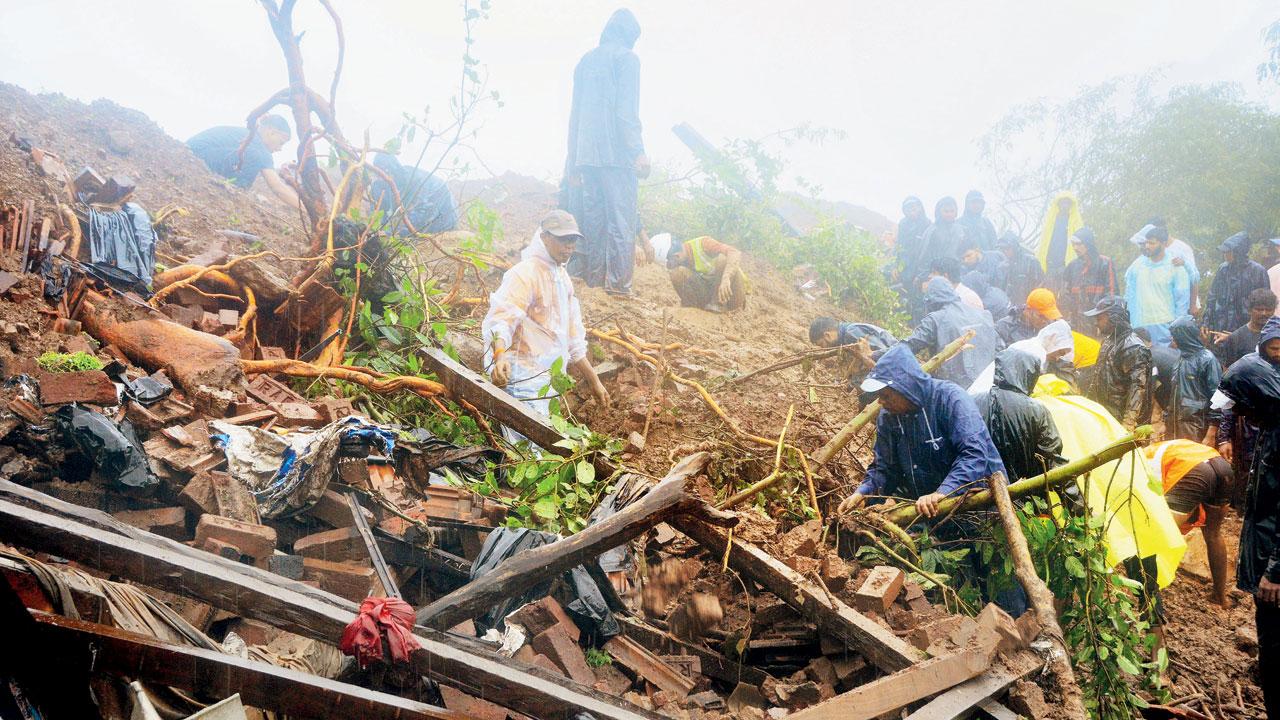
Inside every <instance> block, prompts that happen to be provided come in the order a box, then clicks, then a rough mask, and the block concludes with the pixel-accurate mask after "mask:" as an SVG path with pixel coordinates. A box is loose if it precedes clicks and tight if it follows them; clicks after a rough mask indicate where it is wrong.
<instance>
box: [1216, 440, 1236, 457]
mask: <svg viewBox="0 0 1280 720" xmlns="http://www.w3.org/2000/svg"><path fill="white" fill-rule="evenodd" d="M1218 454H1219V455H1221V456H1222V459H1223V460H1226V461H1227V462H1232V461H1233V460H1234V458H1233V457H1232V456H1233V455H1234V454H1235V449H1234V448H1232V447H1231V441H1230V440H1228V441H1226V442H1224V443H1218Z"/></svg>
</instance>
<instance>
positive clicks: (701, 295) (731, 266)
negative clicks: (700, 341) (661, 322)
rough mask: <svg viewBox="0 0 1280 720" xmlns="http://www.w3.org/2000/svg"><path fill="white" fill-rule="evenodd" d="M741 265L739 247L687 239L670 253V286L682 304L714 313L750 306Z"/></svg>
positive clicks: (745, 278) (711, 241)
mask: <svg viewBox="0 0 1280 720" xmlns="http://www.w3.org/2000/svg"><path fill="white" fill-rule="evenodd" d="M741 262H742V253H741V252H739V251H738V249H737V248H735V247H733V246H732V245H726V244H724V243H722V242H720V241H719V240H716V239H715V238H712V237H706V236H703V237H696V238H693V239H692V240H685V241H684V242H683V243H681V244H680V248H679V250H676V251H675V252H669V253H667V268H668V271H669V275H670V277H671V285H672V287H674V288H675V290H676V295H679V296H680V304H681V305H683V306H685V307H696V308H702V309H704V310H711V311H713V312H721V311H724V310H730V311H732V310H741V309H742V308H744V307H746V306H747V276H746V274H745V273H743V272H742V267H741Z"/></svg>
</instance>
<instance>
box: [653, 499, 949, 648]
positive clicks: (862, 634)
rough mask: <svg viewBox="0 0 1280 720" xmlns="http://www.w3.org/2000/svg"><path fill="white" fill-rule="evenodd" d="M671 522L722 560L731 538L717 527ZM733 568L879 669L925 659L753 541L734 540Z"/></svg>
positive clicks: (687, 519)
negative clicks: (753, 543) (751, 542)
mask: <svg viewBox="0 0 1280 720" xmlns="http://www.w3.org/2000/svg"><path fill="white" fill-rule="evenodd" d="M668 522H669V523H670V524H671V525H672V526H673V527H675V528H676V529H677V530H679V531H680V532H682V533H684V534H685V535H687V536H689V537H690V538H692V539H693V540H694V541H695V542H697V543H698V544H699V545H702V546H703V547H705V548H707V549H708V550H709V551H711V554H712V556H713V557H717V558H719V557H723V556H724V553H725V548H726V547H727V546H728V544H729V539H728V537H726V536H725V534H724V533H722V532H720V531H719V530H718V529H716V528H714V527H712V526H711V525H708V524H706V523H704V522H702V521H701V520H698V519H696V518H691V517H687V516H677V517H675V518H672V519H670V520H668ZM729 565H730V566H731V567H733V569H735V570H737V571H738V572H740V573H742V574H743V575H746V576H747V577H749V578H751V579H752V580H755V581H756V582H757V583H759V584H760V585H762V586H764V588H765V589H767V590H768V591H769V592H772V593H773V594H774V595H777V596H778V597H779V598H780V599H781V600H782V601H783V602H785V603H787V604H788V605H790V606H791V607H793V608H795V609H796V611H797V612H799V613H800V614H801V615H803V616H804V617H806V618H808V619H809V620H810V621H811V622H813V623H815V624H816V625H817V626H818V628H819V630H820V631H823V632H828V633H831V634H832V635H834V636H835V637H836V638H839V639H840V640H841V641H842V642H844V643H845V644H846V645H847V646H848V647H849V648H851V649H853V650H855V651H857V652H858V653H859V654H861V655H862V656H863V657H865V658H866V659H867V660H869V661H870V662H871V663H872V664H874V665H875V666H876V667H878V668H880V669H881V670H884V671H886V672H894V671H896V670H901V669H902V668H905V667H908V666H910V665H912V664H914V663H917V662H919V661H921V660H923V659H925V657H927V656H926V655H925V654H924V653H923V652H921V651H920V650H917V649H916V648H914V647H912V646H911V645H910V644H909V643H907V642H906V641H905V640H903V639H902V638H900V637H898V636H897V635H894V634H893V632H891V631H890V630H887V629H885V628H883V627H881V626H880V625H877V624H876V623H875V622H874V621H872V620H871V618H868V617H867V616H866V615H863V614H862V613H860V612H858V611H857V610H854V609H853V608H851V607H849V606H848V605H846V604H844V603H843V602H842V601H841V600H840V599H839V598H837V597H835V596H834V595H832V594H831V593H828V592H826V591H825V590H824V589H822V588H820V587H818V586H817V585H815V584H814V583H812V582H810V581H809V580H808V579H807V578H805V577H804V576H803V575H801V574H800V573H798V572H796V571H795V570H792V569H791V568H790V567H787V565H785V564H784V563H783V562H782V561H781V560H778V559H777V558H775V557H773V556H771V555H770V554H769V553H767V552H765V551H763V550H761V549H760V548H758V547H756V546H754V545H752V544H750V543H745V542H742V541H740V540H736V539H735V540H734V541H733V547H732V548H731V549H730V551H729Z"/></svg>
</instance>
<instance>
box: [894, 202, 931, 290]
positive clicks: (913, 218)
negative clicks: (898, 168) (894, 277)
mask: <svg viewBox="0 0 1280 720" xmlns="http://www.w3.org/2000/svg"><path fill="white" fill-rule="evenodd" d="M928 229H929V216H928V215H926V214H925V212H924V203H923V202H921V201H920V198H918V197H916V196H915V195H909V196H908V197H907V199H906V200H903V201H902V219H901V220H899V221H898V240H897V244H896V245H895V246H894V252H895V253H896V255H897V258H898V270H899V275H898V281H899V282H901V283H902V286H903V287H904V288H914V287H915V284H914V281H915V278H916V276H917V275H919V274H920V273H921V272H923V271H924V270H925V269H926V268H927V267H928V261H927V260H926V261H925V264H924V265H923V266H922V265H921V259H922V258H924V257H925V255H924V245H923V243H924V233H925V231H926V230H928Z"/></svg>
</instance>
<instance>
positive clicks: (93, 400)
mask: <svg viewBox="0 0 1280 720" xmlns="http://www.w3.org/2000/svg"><path fill="white" fill-rule="evenodd" d="M38 379H39V382H40V402H41V404H43V405H61V404H63V403H72V402H78V403H88V404H91V405H108V406H109V405H117V404H119V402H120V401H119V399H118V398H117V396H116V386H115V383H113V382H111V378H109V377H107V374H106V373H104V372H102V371H101V370H84V371H82V372H60V373H43V372H42V373H40V374H39V376H38Z"/></svg>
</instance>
